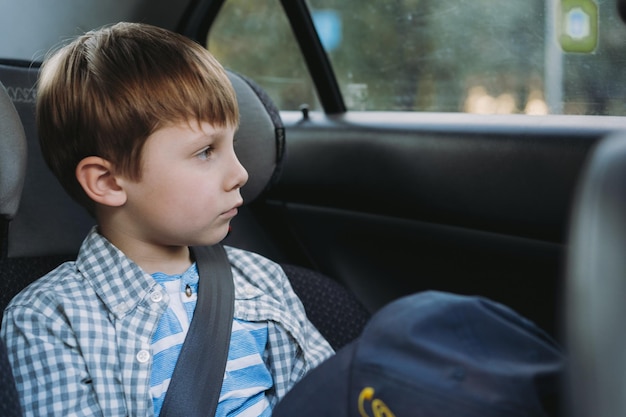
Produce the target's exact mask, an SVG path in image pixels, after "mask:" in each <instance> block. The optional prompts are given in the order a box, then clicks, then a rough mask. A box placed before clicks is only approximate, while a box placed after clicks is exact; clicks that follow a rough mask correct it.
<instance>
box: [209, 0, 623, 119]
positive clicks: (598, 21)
mask: <svg viewBox="0 0 626 417" xmlns="http://www.w3.org/2000/svg"><path fill="white" fill-rule="evenodd" d="M308 5H309V8H310V10H311V13H312V16H313V19H314V22H315V25H316V27H317V29H318V32H319V34H320V37H321V41H322V44H323V45H324V47H325V50H326V52H327V54H328V56H329V58H330V61H331V63H332V66H333V70H334V72H335V76H336V77H337V80H338V83H339V86H340V89H341V93H342V95H343V97H344V101H345V103H346V106H347V107H348V109H350V110H386V111H432V112H467V113H486V114H498V113H503V114H510V113H526V114H577V115H626V105H625V100H624V97H626V71H624V69H623V68H622V67H623V64H622V63H623V62H625V60H626V42H624V40H625V39H626V26H625V25H624V23H623V22H621V20H620V19H619V17H618V15H617V13H616V9H615V4H614V2H607V1H603V2H595V1H593V0H561V1H558V0H513V1H505V2H494V1H492V0H402V1H393V2H391V1H386V2H380V1H372V0H308ZM282 14H283V11H282V8H281V6H280V2H279V1H278V0H262V1H261V0H256V1H254V2H249V1H245V0H228V1H227V2H226V4H225V6H224V8H223V10H222V11H221V12H220V15H219V16H218V20H217V22H216V24H215V25H214V28H213V29H212V31H211V33H210V35H209V47H210V49H211V50H212V51H213V52H214V53H215V54H216V55H217V56H218V58H219V59H220V60H222V62H225V63H226V65H227V66H230V67H232V69H234V70H238V71H241V72H243V73H244V74H247V75H249V76H251V77H253V78H254V79H255V80H257V81H258V82H260V84H261V85H262V86H263V87H265V88H266V89H267V90H268V91H269V92H270V94H271V95H272V97H273V98H274V99H275V100H276V101H277V103H278V104H279V107H280V108H281V109H283V110H294V109H297V108H298V107H299V106H300V105H301V104H303V103H307V104H309V105H313V107H314V108H315V107H316V106H318V105H317V104H316V103H315V95H314V93H313V91H314V87H313V84H312V82H311V80H310V76H309V74H308V73H307V71H306V70H305V66H304V60H303V58H302V56H301V55H300V54H299V52H298V49H297V45H296V44H295V42H294V41H293V39H292V38H291V34H290V29H289V25H288V23H287V21H286V19H285V18H284V17H283V16H282Z"/></svg>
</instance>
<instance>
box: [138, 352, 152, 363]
mask: <svg viewBox="0 0 626 417" xmlns="http://www.w3.org/2000/svg"><path fill="white" fill-rule="evenodd" d="M149 360H150V352H148V351H147V350H140V351H139V352H137V361H139V363H146V362H148V361H149Z"/></svg>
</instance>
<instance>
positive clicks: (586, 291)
mask: <svg viewBox="0 0 626 417" xmlns="http://www.w3.org/2000/svg"><path fill="white" fill-rule="evenodd" d="M565 285H566V291H565V305H566V308H565V311H564V315H563V323H564V328H565V336H566V337H565V340H566V343H567V348H568V350H569V354H570V362H571V364H570V372H569V373H570V376H569V378H568V381H567V385H566V388H567V391H566V392H567V398H568V400H567V408H568V410H567V412H566V414H564V415H568V416H572V417H616V416H626V395H625V394H624V393H625V391H626V366H625V365H626V331H625V329H624V318H625V317H626V132H620V133H613V134H612V135H610V136H608V137H606V138H604V139H602V140H600V141H599V142H598V143H597V145H596V146H595V148H593V149H592V151H591V153H590V156H589V157H588V160H587V163H586V166H585V169H584V170H583V173H582V176H581V178H580V182H579V189H578V192H577V195H576V197H575V201H574V205H573V211H572V215H571V219H570V230H569V246H568V251H567V265H566V280H565Z"/></svg>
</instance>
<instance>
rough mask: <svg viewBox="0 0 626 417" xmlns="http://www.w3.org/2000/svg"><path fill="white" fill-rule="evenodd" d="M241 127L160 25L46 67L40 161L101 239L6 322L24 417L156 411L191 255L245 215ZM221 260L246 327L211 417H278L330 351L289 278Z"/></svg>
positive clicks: (171, 362)
mask: <svg viewBox="0 0 626 417" xmlns="http://www.w3.org/2000/svg"><path fill="white" fill-rule="evenodd" d="M238 118H239V114H238V108H237V101H236V97H235V93H234V90H233V89H232V86H231V84H230V82H229V80H228V78H227V76H226V74H225V72H224V70H223V68H222V67H221V66H220V64H219V63H218V62H217V61H216V60H215V59H214V58H213V57H212V56H211V55H210V54H209V53H208V51H207V50H206V49H204V48H202V47H201V46H199V45H197V44H196V43H194V42H192V41H190V40H189V39H187V38H185V37H183V36H180V35H177V34H174V33H171V32H168V31H166V30H163V29H160V28H156V27H152V26H149V25H143V24H132V23H120V24H117V25H114V26H111V27H107V28H102V29H100V30H97V31H93V32H89V33H87V34H85V35H83V36H81V37H79V38H78V39H76V40H75V41H74V42H72V43H71V44H69V45H67V46H65V47H63V48H61V49H60V50H59V51H57V52H56V53H54V54H53V55H52V56H51V57H49V58H48V59H47V60H46V61H45V62H44V65H43V66H42V69H41V73H40V79H39V84H38V98H37V124H38V129H39V135H40V141H41V148H42V152H43V154H44V157H45V158H46V161H47V163H48V165H49V166H50V168H51V169H52V171H53V172H54V174H55V175H56V176H57V178H58V179H59V180H60V182H61V183H62V185H63V186H64V188H65V189H66V191H67V192H68V193H69V194H70V195H71V196H72V197H73V198H75V199H76V200H77V201H78V202H80V203H81V204H82V205H83V206H85V207H86V208H87V209H88V210H89V211H90V212H91V213H92V214H93V215H94V216H95V218H96V220H97V226H96V227H94V229H93V230H92V231H91V232H90V233H89V235H88V236H87V237H86V239H85V241H84V242H83V244H82V246H81V249H80V252H79V254H78V257H77V259H76V261H75V262H69V263H66V264H63V265H61V266H60V267H58V268H57V269H55V270H54V271H52V272H51V273H49V274H47V275H46V276H44V277H43V278H41V279H39V280H38V281H36V282H35V283H34V284H33V285H31V286H30V287H28V288H27V289H26V290H24V291H23V292H22V293H20V294H19V295H18V296H16V297H15V298H14V299H13V300H12V302H11V303H10V305H9V306H8V307H7V309H6V311H5V313H4V318H3V323H2V338H3V339H4V340H5V341H6V344H7V347H8V351H9V356H10V361H11V363H12V366H13V367H14V373H15V377H16V382H17V386H18V391H19V392H20V397H21V402H22V406H23V408H24V411H25V414H26V415H32V416H43V415H59V416H65V415H90V416H93V415H102V416H107V417H109V416H126V415H128V416H150V415H153V414H154V415H158V414H159V412H160V409H161V406H162V402H163V399H164V397H165V393H166V392H167V387H168V384H169V380H170V378H171V375H172V372H173V368H174V366H175V364H176V360H177V358H178V354H179V353H180V346H181V345H182V342H183V340H184V338H185V335H186V331H187V329H188V327H189V322H190V320H191V317H192V315H193V309H194V308H195V300H196V298H195V297H196V291H197V286H198V271H197V268H196V264H195V261H194V259H192V256H191V254H190V251H189V247H190V246H198V245H213V244H215V243H218V242H219V241H221V240H222V239H223V238H224V237H225V236H226V233H227V231H228V227H229V222H230V220H231V219H232V218H233V217H234V216H235V215H236V214H237V207H239V206H240V205H241V204H242V199H241V196H240V192H239V189H240V188H241V187H242V186H243V185H244V184H245V183H246V181H247V178H248V174H247V172H246V171H245V169H244V168H243V167H242V166H241V164H240V163H239V161H238V160H237V157H236V155H235V153H234V149H233V136H234V132H235V130H236V128H237V125H238ZM226 249H227V254H228V258H229V261H230V263H231V269H232V272H233V279H234V283H235V320H234V322H233V332H232V337H231V345H230V346H231V347H230V354H229V363H228V365H227V372H226V375H225V381H228V383H225V384H224V386H223V387H222V393H221V395H220V403H219V404H218V409H217V413H216V415H241V416H248V415H250V416H259V415H263V416H268V415H270V413H271V408H272V407H273V405H274V404H275V403H276V402H277V401H278V400H279V399H280V398H281V397H282V396H284V394H285V393H286V392H287V391H288V390H289V389H290V388H291V386H293V384H294V383H295V382H296V381H297V380H299V379H300V378H301V377H302V376H303V375H304V374H305V373H307V372H308V371H309V370H310V369H312V368H314V367H315V366H316V365H317V364H319V363H320V362H322V361H323V360H324V359H326V358H327V357H329V356H330V355H331V354H332V353H333V352H332V348H331V347H330V346H329V345H328V343H327V342H326V341H325V340H324V338H323V337H322V336H321V335H320V334H319V333H318V331H317V330H316V329H315V328H314V327H313V325H312V324H311V323H310V322H309V321H308V320H307V319H306V315H305V313H304V309H303V307H302V304H301V303H300V301H299V300H298V298H297V296H296V295H295V294H294V292H293V290H292V289H291V287H290V285H289V282H288V280H287V278H286V277H285V275H284V273H283V271H282V270H281V269H280V267H278V266H277V265H276V264H274V263H272V262H271V261H269V260H267V259H265V258H262V257H260V256H258V255H255V254H252V253H249V252H245V251H242V250H238V249H234V248H226ZM199 360H210V358H199ZM241 375H243V377H241Z"/></svg>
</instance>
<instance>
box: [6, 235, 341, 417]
mask: <svg viewBox="0 0 626 417" xmlns="http://www.w3.org/2000/svg"><path fill="white" fill-rule="evenodd" d="M226 251H227V254H228V258H229V260H230V263H231V266H232V271H233V279H234V281H235V318H237V319H241V320H245V321H250V322H258V321H266V322H267V323H268V340H267V348H266V351H265V352H264V357H263V359H264V361H265V363H266V365H267V367H268V369H269V370H270V373H271V375H272V378H273V383H274V385H273V388H272V390H271V391H270V392H268V399H269V400H270V403H271V404H272V405H274V404H275V403H276V402H277V401H278V399H280V398H282V396H283V395H285V393H286V392H287V391H288V390H289V389H290V388H291V387H292V386H293V384H295V383H296V382H297V381H298V380H299V379H300V378H302V376H304V374H306V373H307V372H308V371H309V370H311V369H313V368H314V367H315V366H317V365H318V364H319V363H321V362H322V361H323V360H324V359H326V358H328V357H329V356H330V355H332V353H333V351H332V348H331V347H330V345H329V344H328V343H327V342H326V341H325V340H324V338H323V337H322V336H321V335H320V334H319V332H318V331H317V330H316V329H315V328H314V326H313V325H312V324H311V323H310V322H309V321H308V319H307V318H306V315H305V312H304V308H303V306H302V303H301V302H300V300H299V299H298V297H297V296H296V295H295V293H294V292H293V290H292V288H291V285H290V284H289V281H288V279H287V277H286V276H285V274H284V272H283V271H282V269H281V268H280V267H279V266H278V265H276V264H275V263H273V262H271V261H269V260H268V259H265V258H263V257H261V256H259V255H256V254H253V253H250V252H247V251H242V250H239V249H234V248H229V247H227V248H226ZM168 302H169V296H168V295H167V294H166V293H163V291H162V289H161V286H160V285H159V284H157V283H156V281H155V280H154V279H153V278H152V277H151V276H150V275H149V274H147V273H145V272H143V270H141V268H139V266H137V265H136V264H135V263H133V262H132V261H131V260H130V259H128V258H127V257H126V256H125V255H124V254H123V253H122V252H121V251H119V250H118V249H117V248H116V247H115V246H113V245H112V244H111V243H109V242H108V241H107V240H106V239H105V238H103V237H102V236H101V235H99V234H98V233H97V231H96V229H95V228H94V230H92V231H91V233H90V234H89V235H88V236H87V238H86V239H85V241H84V242H83V245H82V247H81V250H80V252H79V255H78V258H77V259H76V261H75V262H67V263H65V264H63V265H61V266H60V267H58V268H57V269H55V270H54V271H52V272H50V273H49V274H47V275H46V276H45V277H43V278H41V279H39V280H38V281H36V282H35V283H34V284H32V285H31V286H29V287H28V288H27V289H25V290H24V291H22V292H21V293H20V294H19V295H17V296H16V297H15V298H14V299H13V300H12V301H11V303H10V304H9V306H8V307H7V308H6V310H5V312H4V317H3V320H2V331H1V336H2V338H3V339H4V341H5V343H6V345H7V350H8V353H9V360H10V362H11V365H12V366H13V372H14V375H15V379H16V382H17V387H18V391H19V393H20V399H21V403H22V407H23V409H24V414H25V416H51V415H57V416H63V417H66V416H70V415H71V416H106V417H114V416H152V415H153V413H154V410H153V406H152V397H151V393H150V374H151V367H152V351H151V341H152V335H153V333H154V331H155V330H156V327H157V324H158V322H159V320H160V318H161V316H162V314H163V313H164V312H165V310H166V309H167V306H168ZM206 360H210V359H208V358H207V359H206Z"/></svg>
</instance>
